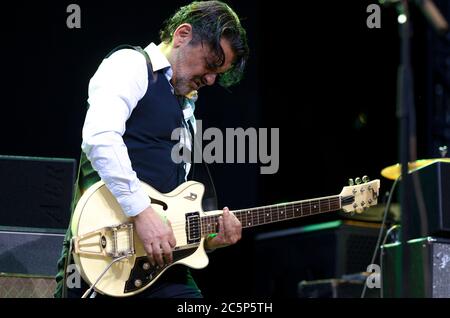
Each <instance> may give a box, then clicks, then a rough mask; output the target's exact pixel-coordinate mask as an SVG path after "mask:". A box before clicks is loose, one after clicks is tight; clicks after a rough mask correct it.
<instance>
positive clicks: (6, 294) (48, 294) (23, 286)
mask: <svg viewBox="0 0 450 318" xmlns="http://www.w3.org/2000/svg"><path fill="white" fill-rule="evenodd" d="M0 286H1V288H0V298H53V292H54V291H55V288H56V281H55V279H54V278H53V277H19V276H0Z"/></svg>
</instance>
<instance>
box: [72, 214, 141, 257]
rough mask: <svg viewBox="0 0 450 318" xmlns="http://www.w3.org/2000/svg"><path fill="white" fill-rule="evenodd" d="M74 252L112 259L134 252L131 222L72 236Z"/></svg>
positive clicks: (130, 254) (128, 255)
mask: <svg viewBox="0 0 450 318" xmlns="http://www.w3.org/2000/svg"><path fill="white" fill-rule="evenodd" d="M72 243H73V247H74V253H75V254H80V255H99V256H109V257H112V258H113V259H116V258H119V257H122V256H127V257H130V256H132V255H134V254H135V250H134V239H133V223H124V224H120V225H116V226H108V227H104V228H102V229H99V230H96V231H92V232H89V233H86V234H83V235H79V236H76V237H73V238H72Z"/></svg>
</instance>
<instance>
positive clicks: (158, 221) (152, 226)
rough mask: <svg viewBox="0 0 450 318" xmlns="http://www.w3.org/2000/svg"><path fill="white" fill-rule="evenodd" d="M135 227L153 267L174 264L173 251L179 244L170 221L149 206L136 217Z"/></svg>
mask: <svg viewBox="0 0 450 318" xmlns="http://www.w3.org/2000/svg"><path fill="white" fill-rule="evenodd" d="M134 225H135V227H136V233H137V235H138V236H139V238H140V239H141V241H142V243H143V244H144V248H145V251H146V252H147V256H148V258H149V259H150V263H152V265H155V262H156V263H157V264H158V265H159V266H160V267H162V266H164V264H170V263H172V262H173V257H172V249H173V248H174V247H175V245H176V244H177V242H176V239H175V235H174V234H173V230H172V226H171V225H170V221H169V220H165V218H164V216H161V215H160V214H159V213H158V212H156V211H155V210H154V209H153V208H152V207H151V206H149V207H148V208H146V209H145V210H144V211H142V212H141V213H139V214H138V215H136V216H135V217H134Z"/></svg>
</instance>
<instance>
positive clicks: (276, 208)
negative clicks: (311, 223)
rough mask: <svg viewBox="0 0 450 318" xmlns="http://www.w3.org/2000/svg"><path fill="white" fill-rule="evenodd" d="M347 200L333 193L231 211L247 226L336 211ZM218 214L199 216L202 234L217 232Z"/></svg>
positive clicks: (350, 198)
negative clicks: (308, 198)
mask: <svg viewBox="0 0 450 318" xmlns="http://www.w3.org/2000/svg"><path fill="white" fill-rule="evenodd" d="M349 200H350V201H351V200H353V197H352V196H349V197H345V198H343V197H341V196H339V195H335V196H329V197H323V198H317V199H312V200H302V201H296V202H289V203H282V204H274V205H268V206H263V207H257V208H251V209H244V210H235V211H232V212H233V213H234V215H235V216H236V217H237V218H238V220H239V221H240V222H241V224H242V228H249V227H254V226H258V225H263V224H269V223H275V222H280V221H285V220H291V219H296V218H301V217H305V216H311V215H315V214H321V213H326V212H331V211H337V210H340V209H341V207H342V203H343V202H344V201H346V202H348V201H349ZM220 215H221V214H215V215H211V216H204V217H202V218H201V226H202V234H203V235H208V234H212V233H216V232H217V224H218V218H219V216H220Z"/></svg>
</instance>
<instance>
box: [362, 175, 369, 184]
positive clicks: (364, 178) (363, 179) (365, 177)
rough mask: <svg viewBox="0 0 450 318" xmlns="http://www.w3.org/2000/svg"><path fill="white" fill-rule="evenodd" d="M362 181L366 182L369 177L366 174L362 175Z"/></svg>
mask: <svg viewBox="0 0 450 318" xmlns="http://www.w3.org/2000/svg"><path fill="white" fill-rule="evenodd" d="M362 181H363V182H364V183H367V182H369V181H370V179H369V177H368V176H363V177H362Z"/></svg>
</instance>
